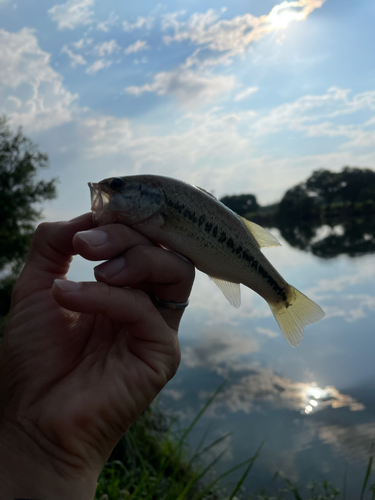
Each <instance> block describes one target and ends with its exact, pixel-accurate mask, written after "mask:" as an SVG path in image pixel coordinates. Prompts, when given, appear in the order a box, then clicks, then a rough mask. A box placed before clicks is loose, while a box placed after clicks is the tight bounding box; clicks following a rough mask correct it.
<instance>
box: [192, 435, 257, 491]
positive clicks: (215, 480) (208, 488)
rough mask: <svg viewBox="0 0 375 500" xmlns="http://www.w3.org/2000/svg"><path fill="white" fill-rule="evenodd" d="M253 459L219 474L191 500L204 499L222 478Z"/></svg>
mask: <svg viewBox="0 0 375 500" xmlns="http://www.w3.org/2000/svg"><path fill="white" fill-rule="evenodd" d="M262 444H263V443H262ZM254 458H255V455H254V457H251V458H248V459H246V460H244V461H243V462H241V463H239V464H237V465H235V466H234V467H232V468H231V469H228V470H227V471H225V472H223V473H222V474H220V475H219V476H218V477H217V478H216V479H214V480H213V481H212V482H211V483H210V484H208V485H207V486H206V487H205V488H204V489H203V490H202V491H201V492H200V493H199V494H198V495H196V496H194V499H193V500H202V499H203V498H204V496H205V495H206V493H208V492H209V491H210V490H212V488H213V487H214V486H215V485H216V484H217V483H218V482H219V481H221V480H222V479H223V478H224V477H226V476H229V474H232V472H235V471H236V470H238V469H240V468H241V467H243V466H245V465H248V464H249V463H251V462H252V461H254Z"/></svg>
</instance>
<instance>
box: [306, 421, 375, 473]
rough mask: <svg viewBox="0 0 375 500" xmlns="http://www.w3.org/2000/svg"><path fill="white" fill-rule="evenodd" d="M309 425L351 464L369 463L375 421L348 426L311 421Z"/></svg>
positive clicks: (324, 441)
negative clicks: (374, 422)
mask: <svg viewBox="0 0 375 500" xmlns="http://www.w3.org/2000/svg"><path fill="white" fill-rule="evenodd" d="M309 425H310V426H311V428H312V429H314V430H315V432H316V433H317V435H318V437H319V439H320V440H321V441H322V442H323V443H324V444H329V445H330V446H332V447H333V449H334V450H335V452H336V453H337V455H339V456H344V457H346V459H347V460H348V461H349V462H350V463H351V464H355V463H358V462H360V463H362V464H367V463H368V461H369V457H370V456H371V454H372V443H373V441H374V424H373V422H369V423H363V424H357V425H348V426H344V425H338V424H335V425H321V423H320V422H309Z"/></svg>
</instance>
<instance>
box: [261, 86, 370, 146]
mask: <svg viewBox="0 0 375 500" xmlns="http://www.w3.org/2000/svg"><path fill="white" fill-rule="evenodd" d="M350 92H351V91H350V90H349V89H340V88H338V87H331V88H329V89H328V91H327V92H326V93H325V94H322V95H305V96H302V97H300V98H298V99H296V100H295V101H294V102H291V103H286V104H282V105H281V106H278V107H276V108H274V109H273V110H272V111H271V112H270V113H269V114H268V115H266V116H265V117H264V118H262V119H260V120H259V121H258V122H257V123H256V125H255V126H254V130H255V131H257V132H258V133H259V134H262V135H264V134H270V133H276V132H279V131H282V130H284V129H285V128H288V129H289V130H293V131H298V132H303V133H304V135H307V136H308V137H323V136H328V137H338V136H341V137H347V138H348V139H350V142H349V143H348V144H347V145H348V146H351V145H353V141H356V142H357V143H358V142H361V143H363V142H365V143H366V141H361V140H360V136H363V134H365V136H366V127H369V126H371V127H372V126H373V125H374V123H373V121H372V120H370V121H367V122H366V121H365V122H363V123H362V124H360V126H358V125H344V124H340V123H337V121H338V119H339V118H340V117H345V116H347V115H351V114H354V113H356V112H358V111H363V110H366V109H367V110H368V111H370V112H373V111H375V91H367V92H361V93H358V94H356V95H354V96H353V98H352V99H350V97H349V94H350Z"/></svg>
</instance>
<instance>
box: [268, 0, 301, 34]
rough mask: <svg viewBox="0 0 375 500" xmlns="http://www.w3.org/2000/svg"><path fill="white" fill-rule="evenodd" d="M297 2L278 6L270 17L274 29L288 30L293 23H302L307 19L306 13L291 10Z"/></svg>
mask: <svg viewBox="0 0 375 500" xmlns="http://www.w3.org/2000/svg"><path fill="white" fill-rule="evenodd" d="M293 3H295V2H282V3H281V4H280V5H276V6H275V7H274V8H273V9H272V10H271V12H270V14H269V16H268V21H269V22H270V24H271V28H272V29H286V28H287V27H288V24H289V23H290V22H291V21H301V20H303V19H305V18H306V13H305V12H304V11H299V12H298V11H296V10H293V9H292V8H291V6H292V4H293Z"/></svg>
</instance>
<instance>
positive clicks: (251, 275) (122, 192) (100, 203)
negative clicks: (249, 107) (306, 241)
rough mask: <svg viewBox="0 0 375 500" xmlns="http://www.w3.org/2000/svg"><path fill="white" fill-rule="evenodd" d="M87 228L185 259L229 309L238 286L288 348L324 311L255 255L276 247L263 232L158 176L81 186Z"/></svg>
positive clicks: (202, 193)
mask: <svg viewBox="0 0 375 500" xmlns="http://www.w3.org/2000/svg"><path fill="white" fill-rule="evenodd" d="M88 185H89V188H90V193H91V210H92V213H93V222H94V226H97V227H99V226H103V225H106V224H112V223H120V224H125V225H127V226H129V227H132V228H134V229H135V230H136V231H138V232H139V233H141V234H143V235H145V236H146V237H148V238H149V239H150V240H152V241H154V242H155V243H157V244H159V245H161V246H163V247H165V248H167V249H169V250H171V251H174V252H176V253H178V254H180V255H182V256H183V257H185V258H187V259H188V260H190V261H191V262H192V263H193V264H194V266H195V267H196V268H197V269H198V270H200V271H202V272H203V273H206V274H207V275H208V276H209V277H210V278H211V279H212V280H213V281H214V282H215V283H216V285H217V286H218V287H219V288H220V290H221V291H222V293H223V294H224V296H225V297H226V298H227V300H228V301H229V302H230V304H231V305H232V306H234V307H237V308H238V307H240V304H241V293H240V284H243V285H244V286H246V287H248V288H251V289H252V290H253V291H254V292H256V293H257V294H259V295H260V296H261V297H262V298H263V299H264V300H266V302H267V303H268V305H269V307H270V309H271V311H272V314H273V315H274V317H275V319H276V321H277V323H278V325H279V327H280V330H281V332H282V333H283V335H284V337H285V338H286V340H287V341H288V342H289V344H290V345H291V346H293V347H297V346H298V344H299V343H300V342H301V340H302V338H303V333H304V328H305V327H306V326H308V325H310V324H312V323H316V322H318V321H320V320H321V319H322V318H323V317H324V315H325V314H324V311H323V310H322V309H321V307H320V306H318V305H317V304H316V303H315V302H313V301H312V300H311V299H309V298H308V297H306V295H304V294H303V293H302V292H300V291H299V290H297V289H296V288H294V287H293V286H292V285H289V284H288V283H287V282H286V281H285V280H284V279H283V278H282V277H281V275H280V274H279V273H278V272H277V271H276V269H275V268H274V267H273V266H272V264H271V263H270V261H269V260H268V259H267V258H266V257H265V256H264V254H263V253H262V252H261V249H262V248H264V247H272V246H280V243H279V241H278V240H277V239H276V238H275V237H274V236H273V235H272V234H271V233H270V232H269V231H268V230H266V229H264V228H263V227H261V226H259V225H258V224H255V223H254V222H251V221H249V220H247V219H245V218H243V217H241V216H239V215H237V214H236V213H235V212H233V211H232V210H231V209H230V208H228V207H226V206H225V205H224V204H223V203H221V202H220V201H219V200H218V199H216V198H215V197H214V196H213V195H212V194H211V193H209V192H207V191H206V190H204V189H202V188H200V187H198V186H193V185H191V184H188V183H186V182H184V181H181V180H178V179H174V178H171V177H164V176H159V175H134V176H124V177H111V178H108V179H104V180H102V181H100V182H98V183H94V182H90V183H88Z"/></svg>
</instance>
